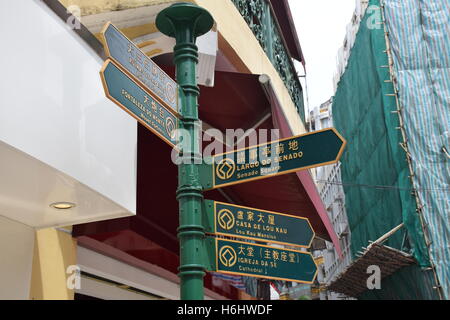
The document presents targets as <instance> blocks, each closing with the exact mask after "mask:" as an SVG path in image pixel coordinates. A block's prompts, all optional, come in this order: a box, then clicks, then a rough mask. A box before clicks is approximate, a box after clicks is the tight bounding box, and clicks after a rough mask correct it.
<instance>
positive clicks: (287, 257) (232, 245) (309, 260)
mask: <svg viewBox="0 0 450 320" xmlns="http://www.w3.org/2000/svg"><path fill="white" fill-rule="evenodd" d="M208 252H209V254H210V255H213V256H214V259H211V260H214V261H215V263H216V264H215V266H214V265H211V266H210V268H211V267H212V269H214V270H211V271H216V272H222V273H228V274H238V275H244V276H250V277H260V278H267V279H276V280H285V281H295V282H301V283H312V282H313V281H314V279H315V276H316V273H317V266H316V264H315V263H314V259H313V257H312V256H311V254H310V253H308V252H301V251H294V250H289V249H281V248H275V247H269V246H264V245H259V244H254V243H249V242H240V241H232V240H224V239H208Z"/></svg>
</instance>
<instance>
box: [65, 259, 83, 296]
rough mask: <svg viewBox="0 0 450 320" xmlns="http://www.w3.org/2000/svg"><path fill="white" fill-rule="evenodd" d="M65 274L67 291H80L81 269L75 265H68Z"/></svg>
mask: <svg viewBox="0 0 450 320" xmlns="http://www.w3.org/2000/svg"><path fill="white" fill-rule="evenodd" d="M66 274H67V281H66V285H67V289H69V290H80V289H81V269H80V267H79V266H77V265H70V266H68V267H67V269H66Z"/></svg>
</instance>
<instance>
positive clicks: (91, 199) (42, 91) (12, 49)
mask: <svg viewBox="0 0 450 320" xmlns="http://www.w3.org/2000/svg"><path fill="white" fill-rule="evenodd" d="M0 28H1V30H3V32H2V43H3V44H4V45H3V46H2V51H1V53H0V57H1V59H0V70H1V71H2V75H3V76H2V78H1V79H0V145H2V146H3V147H2V148H1V150H0V156H2V155H3V153H4V154H5V156H4V157H0V162H1V161H2V159H6V154H7V155H8V157H10V158H11V159H12V160H8V163H4V165H10V166H11V168H9V169H8V171H6V172H2V171H1V170H0V178H1V177H3V178H4V179H3V180H2V181H1V183H2V186H3V187H5V188H4V190H0V216H1V215H3V216H6V217H8V218H10V219H13V220H18V221H21V222H23V223H26V224H28V225H31V226H33V227H49V226H55V225H61V224H62V225H64V224H66V225H67V224H74V223H83V222H88V221H93V220H102V219H107V218H113V217H120V216H126V215H132V214H135V213H136V166H137V163H136V148H137V147H136V146H137V123H136V121H135V120H134V119H132V118H131V117H130V116H129V115H128V114H126V113H125V112H124V111H122V110H121V109H120V108H118V107H117V106H116V105H114V104H113V103H112V102H111V101H109V100H107V98H106V97H105V94H104V91H103V87H102V83H101V80H100V77H99V71H100V69H101V66H102V64H103V61H102V60H101V59H100V57H99V56H98V55H97V54H96V53H95V52H94V51H93V50H92V49H91V48H90V47H89V46H88V45H87V44H86V43H85V42H84V41H83V40H82V39H81V38H80V37H79V36H78V35H77V34H76V33H75V32H74V31H73V30H71V29H70V28H69V25H68V24H66V23H65V22H64V21H62V20H61V19H60V18H59V17H58V16H56V14H55V13H54V12H53V11H51V10H50V9H49V8H48V7H47V6H46V5H45V4H44V3H43V2H42V1H39V0H15V1H1V2H0ZM15 155H17V158H20V159H21V162H20V163H25V160H24V159H25V158H24V157H27V159H28V160H30V161H29V162H31V161H34V163H35V164H36V167H42V168H43V169H42V171H40V173H39V174H38V175H36V176H34V175H32V176H28V179H26V177H23V175H21V172H24V171H23V170H22V168H18V167H17V166H16V167H14V160H13V159H14V158H15V157H16V156H15ZM22 160H23V161H22ZM28 160H26V161H28ZM17 163H19V161H17ZM31 166H32V164H28V165H27V168H31ZM3 167H4V166H3ZM14 169H17V172H16V173H14V172H13V171H14ZM49 170H51V171H52V172H50V171H49ZM38 171H39V170H34V171H33V172H38ZM55 176H57V178H55ZM5 177H9V179H10V180H11V181H5ZM53 180H55V181H58V183H53V182H52V181H53ZM12 183H14V188H12V187H11V185H12ZM6 186H9V187H6ZM0 189H1V188H0ZM30 193H32V195H31V196H30V197H31V198H32V199H28V198H27V197H28V196H29V195H30ZM55 198H60V199H59V200H61V201H63V200H66V201H67V199H69V200H72V199H75V200H73V201H77V208H76V209H75V210H73V211H72V213H73V216H69V215H67V216H66V217H67V219H65V220H64V219H62V217H63V215H59V218H56V216H52V213H51V212H49V209H48V206H49V204H50V202H51V201H53V199H55ZM57 200H58V199H57ZM19 207H21V208H19ZM14 209H17V210H16V212H14ZM22 209H24V210H22ZM27 210H28V211H27ZM27 212H28V213H27ZM25 213H27V214H28V216H25ZM21 215H22V216H21ZM36 217H42V219H41V220H38V221H36ZM16 218H17V219H16ZM53 218H54V219H53Z"/></svg>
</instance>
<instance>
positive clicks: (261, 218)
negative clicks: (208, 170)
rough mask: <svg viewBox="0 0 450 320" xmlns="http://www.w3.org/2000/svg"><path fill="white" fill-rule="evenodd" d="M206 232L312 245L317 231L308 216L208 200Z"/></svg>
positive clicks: (205, 207) (205, 205)
mask: <svg viewBox="0 0 450 320" xmlns="http://www.w3.org/2000/svg"><path fill="white" fill-rule="evenodd" d="M203 213H204V220H203V221H204V227H205V231H206V232H207V233H210V234H214V235H222V236H230V237H235V238H242V239H249V240H256V241H264V242H271V243H277V244H285V245H291V246H298V247H303V248H309V247H310V246H311V243H312V241H313V239H314V236H315V234H314V231H313V229H312V227H311V224H310V223H309V220H308V219H307V218H303V217H297V216H293V215H288V214H283V213H278V212H272V211H266V210H259V209H255V208H249V207H243V206H237V205H232V204H228V203H223V202H217V201H211V200H205V201H204V202H203Z"/></svg>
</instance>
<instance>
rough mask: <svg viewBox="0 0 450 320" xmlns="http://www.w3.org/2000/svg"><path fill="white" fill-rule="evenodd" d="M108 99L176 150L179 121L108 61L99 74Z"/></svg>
mask: <svg viewBox="0 0 450 320" xmlns="http://www.w3.org/2000/svg"><path fill="white" fill-rule="evenodd" d="M100 76H101V78H102V82H103V86H104V89H105V93H106V96H107V97H108V99H110V100H111V101H113V102H114V103H115V104H117V105H118V106H119V107H121V108H122V109H124V110H125V111H127V112H128V113H129V114H130V115H131V116H132V117H133V118H135V119H136V120H137V121H139V122H140V123H141V124H142V125H144V126H145V127H146V128H148V129H149V130H150V131H152V132H153V133H155V134H156V135H157V136H159V137H160V138H161V139H162V140H164V141H165V142H166V143H168V144H169V145H170V146H172V147H174V146H175V145H176V142H177V141H176V136H175V132H176V131H175V129H176V128H177V127H178V118H177V117H175V116H174V115H173V114H172V113H170V112H169V111H168V110H167V109H166V107H164V106H163V105H162V104H160V103H159V102H158V101H156V100H155V99H153V98H152V96H150V95H149V94H148V93H147V92H146V91H145V90H144V89H142V87H141V86H140V85H138V84H137V83H136V82H134V81H133V80H132V79H131V78H130V77H129V76H128V75H126V74H125V73H124V72H123V71H122V70H121V69H120V68H119V67H118V66H117V65H116V64H115V63H114V62H112V61H110V60H107V61H106V62H105V64H104V65H103V68H102V70H101V72H100Z"/></svg>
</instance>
